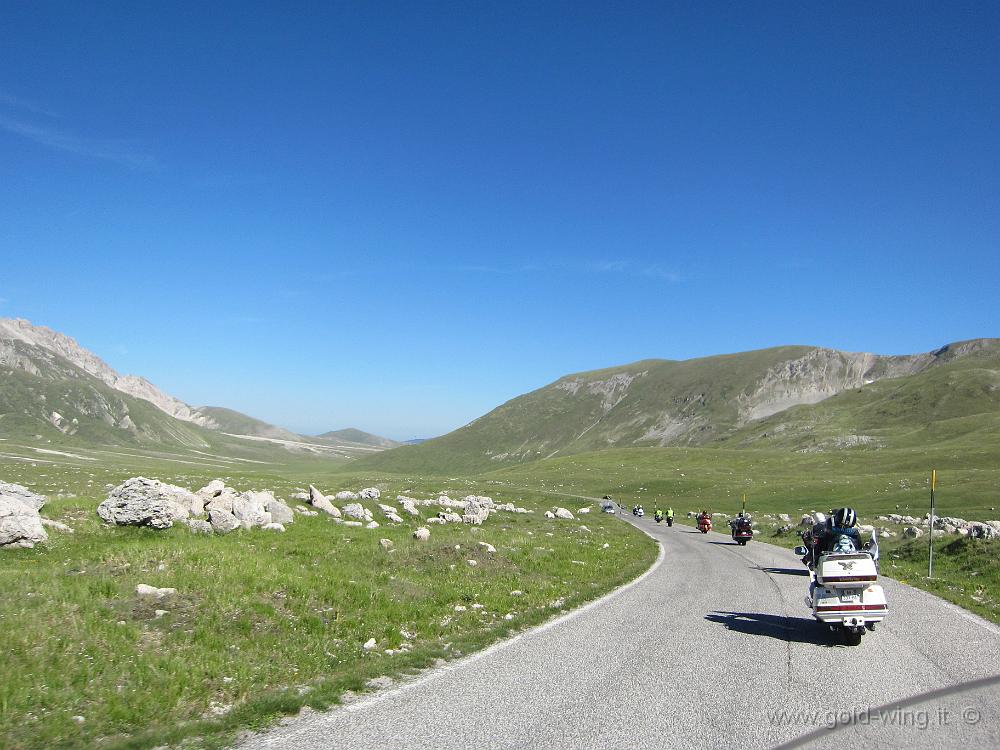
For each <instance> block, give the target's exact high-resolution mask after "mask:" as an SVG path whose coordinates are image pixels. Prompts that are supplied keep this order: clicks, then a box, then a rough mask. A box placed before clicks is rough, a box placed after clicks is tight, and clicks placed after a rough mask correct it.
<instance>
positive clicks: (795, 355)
mask: <svg viewBox="0 0 1000 750" xmlns="http://www.w3.org/2000/svg"><path fill="white" fill-rule="evenodd" d="M998 357H1000V344H998V341H997V340H996V339H992V340H977V341H972V342H961V343H959V344H955V345H951V346H949V347H945V348H943V349H941V350H939V351H937V352H931V353H928V354H922V355H912V356H899V357H878V356H876V355H865V354H849V353H844V352H836V351H832V350H828V349H816V348H813V347H779V348H775V349H765V350H760V351H754V352H744V353H741V354H731V355H723V356H717V357H707V358H701V359H694V360H687V361H683V362H673V361H663V360H648V361H643V362H636V363H633V364H631V365H626V366H623V367H617V368H611V369H607V370H599V371H594V372H586V373H579V374H576V375H568V376H566V377H564V378H561V379H560V380H558V381H556V382H555V383H552V384H551V385H548V386H546V387H544V388H541V389H539V390H536V391H533V392H531V393H528V394H526V395H524V396H520V397H518V398H515V399H513V400H511V401H509V402H507V403H506V404H503V405H502V406H500V407H498V408H497V409H494V410H493V411H492V412H490V413H489V414H486V415H485V416H483V417H480V418H479V419H477V420H475V421H474V422H472V423H470V424H469V425H466V426H465V427H462V428H460V429H458V430H455V431H454V432H452V433H450V434H448V435H445V436H443V437H440V438H436V439H434V440H429V441H427V442H425V443H423V444H421V445H418V446H407V447H402V448H398V449H396V450H393V451H390V452H387V453H384V454H381V455H379V456H376V457H372V458H371V459H366V460H365V461H364V463H363V464H362V466H364V467H366V468H369V467H370V468H373V469H376V468H378V469H384V470H391V471H404V472H405V471H415V472H433V471H442V472H448V471H453V472H454V471H488V470H490V469H491V468H497V467H500V466H504V465H510V464H517V463H528V462H531V461H537V460H540V459H546V458H553V457H556V456H565V455H572V454H576V453H584V452H589V451H596V450H603V449H608V448H621V447H635V446H666V445H687V446H698V445H709V444H713V443H718V442H720V441H722V442H724V443H725V444H731V445H734V446H740V447H745V446H750V445H753V444H754V443H755V442H756V440H758V439H761V438H762V437H763V433H764V432H767V433H768V434H767V439H768V440H773V439H774V437H773V433H775V431H777V432H778V433H787V436H788V439H787V440H782V441H779V442H778V443H776V444H777V445H781V446H783V447H794V448H797V447H803V445H806V446H808V445H809V444H810V443H809V431H810V430H811V429H812V427H813V424H814V422H817V420H819V422H822V421H823V419H826V422H825V424H826V427H827V428H828V429H827V433H828V434H823V435H822V436H821V437H819V438H817V440H824V439H831V440H832V439H834V438H836V437H838V436H841V435H856V434H858V430H867V429H869V427H871V428H872V429H874V428H875V426H876V425H877V424H879V419H880V418H881V416H882V414H881V412H880V411H871V410H870V409H869V408H868V404H866V403H865V399H870V400H871V401H876V400H880V401H881V406H880V408H882V409H884V410H887V414H888V415H889V416H890V417H892V419H893V420H895V422H894V423H892V424H890V425H888V428H889V429H893V430H897V431H904V430H906V429H916V428H918V427H921V426H925V425H928V424H930V423H932V422H940V421H942V420H943V419H944V418H945V417H946V415H947V416H948V418H955V419H961V418H965V417H968V416H971V415H974V414H979V413H980V412H982V411H983V409H984V407H983V406H982V405H981V404H979V403H978V399H980V398H981V397H982V396H983V395H984V394H985V395H987V396H988V397H989V398H990V399H994V402H995V394H993V392H992V391H989V388H990V387H991V382H992V381H991V380H990V378H991V377H992V376H990V374H989V372H990V370H991V368H993V369H994V370H995V368H996V363H997V361H998ZM938 371H945V372H947V373H948V375H947V376H946V375H944V374H938V375H936V376H935V375H934V373H937V372H938ZM914 373H917V374H914ZM922 377H926V380H917V381H913V382H912V384H911V386H910V389H909V391H906V392H904V391H901V390H900V389H899V388H897V387H895V386H894V383H896V382H897V380H901V379H902V380H905V379H907V378H922ZM949 378H950V380H949ZM869 389H873V393H872V395H871V396H870V397H868V396H863V397H861V398H859V399H858V401H857V402H856V403H854V412H853V416H852V415H850V414H847V413H846V412H844V411H843V410H841V409H838V408H836V407H830V408H828V409H827V410H826V411H822V409H823V408H824V406H825V405H826V404H827V403H828V402H827V401H826V399H828V398H830V397H831V396H834V394H838V393H840V394H845V393H847V392H848V391H850V392H853V391H855V390H857V391H860V392H861V393H862V394H866V393H867V392H868V390H869ZM956 389H958V390H960V391H962V392H963V393H964V395H962V396H958V395H956V393H955V391H956ZM984 389H985V390H984ZM925 390H926V393H925V392H924V391H925ZM945 394H948V398H947V399H945V401H944V405H942V403H939V401H940V398H939V396H942V395H945ZM898 398H905V400H904V401H902V402H900V403H892V402H894V400H896V399H898ZM837 399H838V400H837V403H838V404H839V403H841V402H848V403H851V402H850V399H849V398H848V397H847V396H846V395H845V396H838V397H837ZM817 402H818V404H819V405H818V406H817V405H816V404H817ZM801 404H807V405H801ZM890 404H891V405H890ZM789 409H790V410H791V413H794V414H795V415H797V417H796V419H797V425H796V427H795V429H792V428H791V427H784V428H782V427H780V425H782V424H783V422H782V418H783V416H781V415H784V414H787V413H790V412H789V411H788V410H789ZM815 410H821V411H819V412H818V413H821V414H826V415H828V417H824V418H823V419H820V418H814V417H812V416H811V415H812V414H813V413H814V411H815ZM987 410H988V409H987ZM774 414H778V415H779V416H771V415H774ZM834 415H840V416H838V417H836V418H834ZM859 416H864V417H865V420H858V419H854V417H859ZM760 420H763V422H762V421H760ZM980 421H981V422H982V424H981V425H980V424H979V423H978V422H977V423H976V424H975V425H974V427H975V429H979V428H980V427H984V428H986V429H989V428H990V418H985V419H984V420H980ZM817 423H818V422H817ZM759 425H771V429H770V430H768V429H767V428H766V427H762V428H759V427H758V426H759ZM953 429H954V431H956V432H960V431H961V430H962V429H964V426H963V425H961V424H956V425H955V426H954V428H953ZM864 434H868V433H867V432H865V433H864ZM925 437H928V438H930V437H933V436H932V435H928V436H925ZM913 440H914V442H915V443H916V442H919V441H920V440H921V437H920V436H914V438H913ZM847 444H848V445H850V444H852V443H850V441H848V442H847ZM873 444H878V442H877V441H874V443H873Z"/></svg>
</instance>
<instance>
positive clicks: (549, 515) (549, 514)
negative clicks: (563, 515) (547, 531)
mask: <svg viewBox="0 0 1000 750" xmlns="http://www.w3.org/2000/svg"><path fill="white" fill-rule="evenodd" d="M545 517H546V518H555V517H556V514H555V513H553V512H552V511H551V510H547V511H545Z"/></svg>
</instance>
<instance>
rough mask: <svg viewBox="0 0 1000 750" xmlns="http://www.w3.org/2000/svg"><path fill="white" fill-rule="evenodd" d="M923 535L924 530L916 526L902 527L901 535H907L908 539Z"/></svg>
mask: <svg viewBox="0 0 1000 750" xmlns="http://www.w3.org/2000/svg"><path fill="white" fill-rule="evenodd" d="M923 535H924V532H923V531H922V530H921V529H918V528H917V527H916V526H907V527H906V528H905V529H903V536H905V537H909V538H910V539H919V538H920V537H922V536H923Z"/></svg>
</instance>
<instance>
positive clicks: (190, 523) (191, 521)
mask: <svg viewBox="0 0 1000 750" xmlns="http://www.w3.org/2000/svg"><path fill="white" fill-rule="evenodd" d="M184 523H186V524H187V527H188V528H189V529H191V531H193V532H194V533H196V534H211V533H212V524H210V523H209V522H208V521H204V520H202V519H200V518H185V519H184Z"/></svg>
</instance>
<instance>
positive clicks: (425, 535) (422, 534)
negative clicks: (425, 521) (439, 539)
mask: <svg viewBox="0 0 1000 750" xmlns="http://www.w3.org/2000/svg"><path fill="white" fill-rule="evenodd" d="M413 538H414V539H419V540H420V541H421V542H426V541H427V540H428V539H430V538H431V530H430V529H428V528H427V527H426V526H421V527H420V528H419V529H417V530H416V531H414V532H413Z"/></svg>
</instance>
